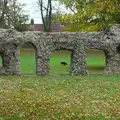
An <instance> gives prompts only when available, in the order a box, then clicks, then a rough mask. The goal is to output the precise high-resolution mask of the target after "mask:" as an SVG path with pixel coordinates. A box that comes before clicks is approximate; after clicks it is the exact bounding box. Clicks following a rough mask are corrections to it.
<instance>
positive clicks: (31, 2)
mask: <svg viewBox="0 0 120 120" xmlns="http://www.w3.org/2000/svg"><path fill="white" fill-rule="evenodd" d="M18 1H19V2H20V3H25V4H27V5H26V7H25V9H26V10H27V11H28V13H29V15H30V19H31V18H34V21H35V23H42V20H41V16H40V12H39V8H38V4H37V1H38V0H18Z"/></svg>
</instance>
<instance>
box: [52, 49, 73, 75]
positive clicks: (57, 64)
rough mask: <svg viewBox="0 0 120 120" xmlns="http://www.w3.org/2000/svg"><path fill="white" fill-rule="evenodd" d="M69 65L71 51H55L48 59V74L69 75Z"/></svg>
mask: <svg viewBox="0 0 120 120" xmlns="http://www.w3.org/2000/svg"><path fill="white" fill-rule="evenodd" d="M70 65H71V51H68V50H59V51H58V50H56V51H54V52H53V53H52V56H51V59H50V74H69V72H70Z"/></svg>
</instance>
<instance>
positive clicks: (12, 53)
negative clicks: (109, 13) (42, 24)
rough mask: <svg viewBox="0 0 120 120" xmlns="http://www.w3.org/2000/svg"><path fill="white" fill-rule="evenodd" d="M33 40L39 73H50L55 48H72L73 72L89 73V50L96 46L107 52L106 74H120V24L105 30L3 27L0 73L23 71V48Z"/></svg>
mask: <svg viewBox="0 0 120 120" xmlns="http://www.w3.org/2000/svg"><path fill="white" fill-rule="evenodd" d="M27 42H30V43H32V44H33V45H34V46H35V49H36V74H37V75H47V74H49V70H50V65H49V61H50V58H51V55H52V52H53V51H55V50H70V51H71V52H72V55H71V66H70V74H71V75H80V76H83V75H88V69H87V63H86V52H87V49H90V48H94V49H98V50H102V51H104V53H105V57H106V63H105V66H104V73H105V74H120V26H119V25H113V26H111V27H110V28H109V29H107V30H105V31H102V32H82V33H81V32H51V33H44V32H33V31H28V32H23V33H20V32H17V31H15V30H13V29H7V30H6V29H0V56H1V57H2V61H3V63H2V66H1V67H0V74H3V75H5V74H6V75H16V74H20V48H21V46H22V45H24V44H25V43H27Z"/></svg>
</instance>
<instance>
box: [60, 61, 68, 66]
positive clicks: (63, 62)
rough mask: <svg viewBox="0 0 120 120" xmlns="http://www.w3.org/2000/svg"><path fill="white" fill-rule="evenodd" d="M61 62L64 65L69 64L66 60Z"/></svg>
mask: <svg viewBox="0 0 120 120" xmlns="http://www.w3.org/2000/svg"><path fill="white" fill-rule="evenodd" d="M60 64H61V65H64V66H66V65H68V64H67V63H66V62H65V61H62V62H60Z"/></svg>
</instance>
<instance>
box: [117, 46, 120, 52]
mask: <svg viewBox="0 0 120 120" xmlns="http://www.w3.org/2000/svg"><path fill="white" fill-rule="evenodd" d="M117 53H120V45H119V46H118V47H117Z"/></svg>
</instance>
